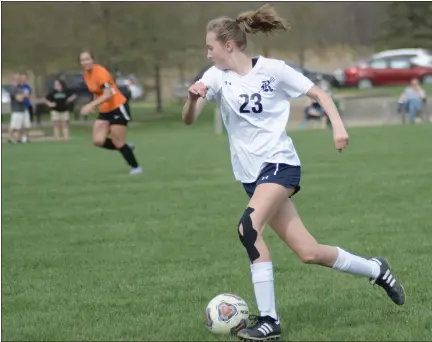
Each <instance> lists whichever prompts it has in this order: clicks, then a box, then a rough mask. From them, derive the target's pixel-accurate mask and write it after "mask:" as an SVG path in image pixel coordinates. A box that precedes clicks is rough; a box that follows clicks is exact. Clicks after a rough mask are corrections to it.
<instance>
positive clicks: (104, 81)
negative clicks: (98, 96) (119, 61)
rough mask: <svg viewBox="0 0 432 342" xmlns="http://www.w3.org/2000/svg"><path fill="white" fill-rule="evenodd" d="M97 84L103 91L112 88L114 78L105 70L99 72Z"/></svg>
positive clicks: (101, 69)
mask: <svg viewBox="0 0 432 342" xmlns="http://www.w3.org/2000/svg"><path fill="white" fill-rule="evenodd" d="M97 82H98V84H99V86H100V87H101V88H102V89H105V88H112V84H111V83H112V77H111V74H110V73H109V72H108V70H106V69H105V68H100V69H99V70H98V77H97Z"/></svg>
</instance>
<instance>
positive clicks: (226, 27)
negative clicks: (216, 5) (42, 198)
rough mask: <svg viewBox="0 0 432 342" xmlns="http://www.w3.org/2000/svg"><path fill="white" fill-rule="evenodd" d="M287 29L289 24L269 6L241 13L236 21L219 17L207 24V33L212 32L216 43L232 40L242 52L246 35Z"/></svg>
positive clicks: (244, 47) (245, 42)
mask: <svg viewBox="0 0 432 342" xmlns="http://www.w3.org/2000/svg"><path fill="white" fill-rule="evenodd" d="M289 28H290V26H289V24H288V23H287V22H286V21H285V20H284V19H283V18H281V17H279V16H278V14H277V13H276V11H275V9H274V8H273V7H272V6H270V5H264V6H262V7H260V8H259V9H257V10H256V11H248V12H244V13H241V14H239V15H238V16H237V18H236V19H232V18H229V17H220V18H216V19H213V20H211V21H210V22H209V23H208V24H207V32H214V33H215V34H216V39H217V40H218V41H220V42H221V43H226V42H227V41H229V40H233V41H234V42H235V43H236V45H237V47H238V48H239V49H240V50H242V51H243V50H244V49H246V46H247V37H246V34H247V33H250V34H255V33H258V32H262V33H265V34H270V33H273V32H274V31H277V30H284V31H287V30H288V29H289Z"/></svg>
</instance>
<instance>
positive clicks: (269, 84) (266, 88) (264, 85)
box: [260, 77, 276, 93]
mask: <svg viewBox="0 0 432 342" xmlns="http://www.w3.org/2000/svg"><path fill="white" fill-rule="evenodd" d="M275 82H276V80H275V78H274V77H271V78H270V79H269V80H266V81H262V82H261V90H260V91H263V92H264V93H272V92H273V91H274V85H273V83H275Z"/></svg>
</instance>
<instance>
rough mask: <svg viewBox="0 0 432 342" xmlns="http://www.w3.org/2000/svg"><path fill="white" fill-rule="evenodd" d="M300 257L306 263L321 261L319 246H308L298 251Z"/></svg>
mask: <svg viewBox="0 0 432 342" xmlns="http://www.w3.org/2000/svg"><path fill="white" fill-rule="evenodd" d="M298 257H299V258H300V260H301V261H302V262H303V263H305V264H317V263H318V261H319V253H318V249H317V248H308V249H304V250H302V251H301V252H300V253H298Z"/></svg>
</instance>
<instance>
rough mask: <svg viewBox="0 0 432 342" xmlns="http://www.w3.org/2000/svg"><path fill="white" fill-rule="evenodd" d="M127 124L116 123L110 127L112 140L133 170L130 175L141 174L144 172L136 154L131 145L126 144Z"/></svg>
mask: <svg viewBox="0 0 432 342" xmlns="http://www.w3.org/2000/svg"><path fill="white" fill-rule="evenodd" d="M126 124H127V123H123V124H122V123H118V124H117V123H115V124H111V126H110V135H111V140H112V142H113V144H114V146H115V147H116V148H117V150H118V151H119V152H120V153H121V154H122V156H123V158H124V159H125V160H126V162H127V163H128V165H129V166H130V167H131V168H132V169H131V170H130V172H129V173H130V174H139V173H142V172H143V170H142V168H141V167H140V166H139V164H138V162H137V160H136V158H135V154H134V152H133V150H132V148H131V146H130V145H129V144H127V143H126Z"/></svg>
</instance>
